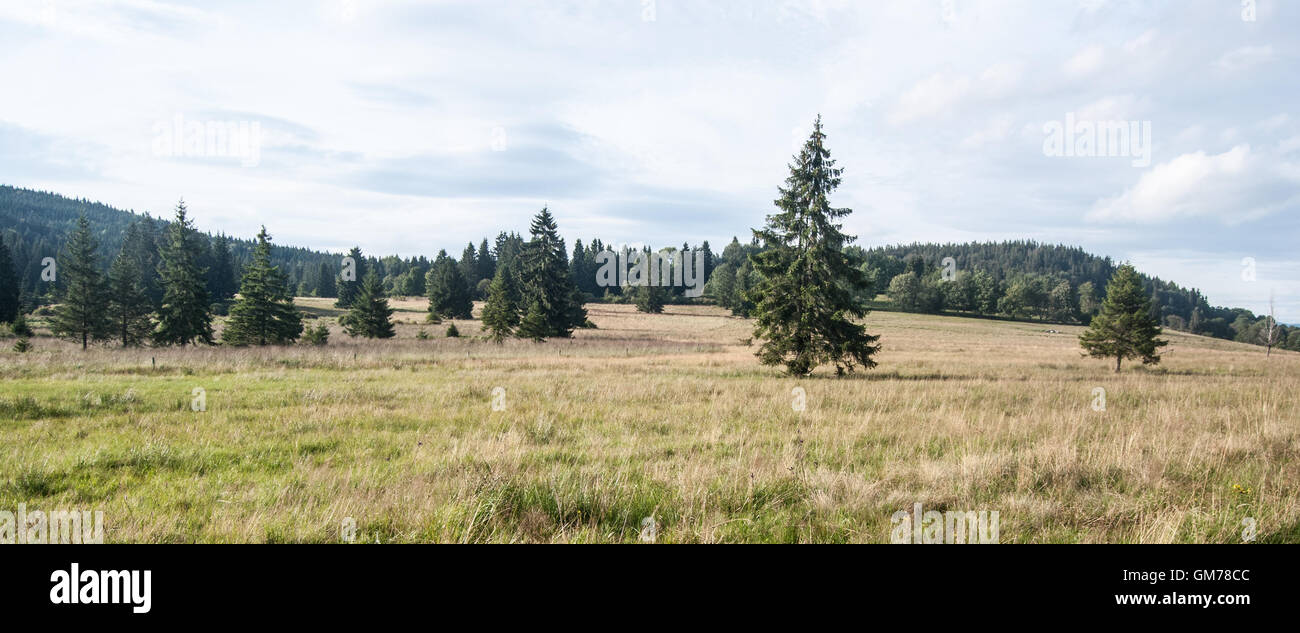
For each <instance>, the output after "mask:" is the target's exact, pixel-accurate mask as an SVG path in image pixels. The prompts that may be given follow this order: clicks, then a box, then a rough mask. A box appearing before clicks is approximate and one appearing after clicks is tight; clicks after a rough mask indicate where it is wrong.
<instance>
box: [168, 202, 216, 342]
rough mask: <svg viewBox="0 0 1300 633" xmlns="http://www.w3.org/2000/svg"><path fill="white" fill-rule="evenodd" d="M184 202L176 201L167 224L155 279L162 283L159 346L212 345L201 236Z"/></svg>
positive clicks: (209, 304)
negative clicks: (174, 212)
mask: <svg viewBox="0 0 1300 633" xmlns="http://www.w3.org/2000/svg"><path fill="white" fill-rule="evenodd" d="M187 211H188V209H186V207H185V201H184V200H181V201H180V202H178V203H176V219H175V220H174V221H173V222H172V223H171V225H170V226H168V227H167V233H166V243H165V244H163V248H162V252H161V253H160V255H161V260H162V261H161V262H160V263H159V264H158V278H159V283H160V284H161V285H162V289H163V298H162V308H161V309H160V310H159V311H158V329H157V330H155V331H154V335H153V338H154V342H156V343H158V344H159V345H189V344H198V343H206V344H208V345H211V344H213V342H214V341H213V338H212V312H211V303H210V302H209V296H208V287H207V281H206V275H207V271H206V270H204V269H203V268H202V267H201V266H200V265H199V254H198V253H199V252H200V249H199V246H200V241H201V240H204V238H203V237H202V236H201V235H199V234H198V231H196V230H195V229H194V223H193V221H191V220H190V219H189V216H188V215H187Z"/></svg>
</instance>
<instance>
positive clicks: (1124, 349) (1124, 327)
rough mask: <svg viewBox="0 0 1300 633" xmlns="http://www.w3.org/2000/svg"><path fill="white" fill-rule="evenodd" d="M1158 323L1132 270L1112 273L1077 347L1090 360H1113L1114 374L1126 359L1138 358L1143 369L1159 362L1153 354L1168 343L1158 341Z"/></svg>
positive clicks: (1136, 274) (1148, 299)
mask: <svg viewBox="0 0 1300 633" xmlns="http://www.w3.org/2000/svg"><path fill="white" fill-rule="evenodd" d="M1159 336H1160V323H1159V322H1158V321H1156V319H1155V318H1154V317H1152V316H1151V297H1150V296H1149V295H1148V294H1147V293H1146V292H1145V291H1144V290H1143V289H1142V280H1141V279H1140V278H1139V277H1138V273H1137V271H1136V270H1134V269H1133V267H1132V266H1130V265H1128V264H1125V265H1123V266H1120V267H1119V269H1118V270H1116V271H1115V275H1114V276H1113V277H1111V278H1110V283H1109V284H1107V285H1106V300H1105V301H1103V302H1102V304H1101V311H1100V312H1099V313H1098V314H1097V315H1096V316H1094V317H1093V318H1092V323H1091V324H1089V326H1088V329H1087V330H1086V331H1085V332H1084V333H1083V334H1081V335H1079V344H1080V345H1082V346H1083V349H1084V350H1086V351H1087V353H1088V355H1089V356H1091V357H1093V358H1114V359H1115V371H1116V372H1119V369H1120V365H1121V363H1122V362H1123V361H1124V359H1127V358H1140V359H1142V364H1144V365H1154V364H1156V363H1159V362H1160V356H1159V355H1158V354H1156V352H1157V351H1158V350H1159V349H1160V348H1161V347H1164V346H1165V345H1168V344H1169V342H1168V341H1165V340H1161V339H1160V338H1158V337H1159Z"/></svg>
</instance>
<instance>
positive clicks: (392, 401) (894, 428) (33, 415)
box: [0, 299, 1300, 542]
mask: <svg viewBox="0 0 1300 633" xmlns="http://www.w3.org/2000/svg"><path fill="white" fill-rule="evenodd" d="M301 303H303V304H304V307H305V308H307V309H308V310H309V311H310V312H312V313H314V314H317V315H322V316H323V318H326V319H327V320H330V321H332V320H333V318H334V317H335V316H337V313H336V312H335V311H334V310H333V309H332V308H331V307H330V306H329V305H328V303H327V302H325V301H321V300H312V299H304V300H301ZM397 305H398V307H400V308H401V309H402V311H401V312H399V314H398V318H399V319H401V320H403V321H404V323H403V324H402V325H400V326H399V328H398V338H397V339H395V340H391V341H381V342H374V341H361V340H351V339H348V338H347V337H346V336H343V335H342V334H341V333H340V332H339V330H338V328H337V327H335V328H334V340H333V341H332V342H331V344H330V345H329V346H328V347H325V348H308V347H294V348H288V349H266V350H257V349H243V350H232V349H221V348H214V349H188V350H175V349H158V350H150V349H146V350H126V351H123V350H117V349H99V350H92V351H90V352H89V353H84V354H83V353H82V352H81V351H80V350H77V349H74V348H73V347H72V346H70V345H68V344H65V343H61V342H56V341H52V340H50V339H47V338H41V339H37V340H35V345H36V350H35V351H33V352H31V353H29V354H27V355H17V354H14V353H12V352H8V351H4V352H0V358H3V361H4V362H3V369H0V376H2V377H3V382H0V385H2V387H3V393H0V509H9V510H13V509H15V508H16V506H17V505H18V504H19V503H25V504H26V505H27V507H28V509H29V510H31V509H45V510H54V509H102V510H103V511H104V514H105V525H106V535H105V540H106V541H108V542H119V541H146V542H155V541H326V542H331V541H336V540H337V539H338V538H339V532H340V525H341V523H342V520H343V519H344V518H345V517H354V518H355V520H356V522H357V525H358V533H359V535H360V538H361V540H365V541H369V542H373V541H374V540H376V539H378V540H381V541H383V542H389V541H415V540H435V541H635V540H637V535H638V532H639V531H640V526H641V521H642V519H643V518H644V517H647V516H650V515H651V514H653V515H654V516H655V517H656V520H657V522H658V524H659V531H658V540H659V541H660V542H683V541H686V542H700V541H703V542H714V541H874V542H880V541H888V539H889V533H890V528H891V527H892V526H891V523H890V515H891V514H892V513H894V512H895V511H897V510H900V509H906V508H910V507H911V504H913V503H915V502H920V503H922V504H924V506H925V509H927V510H932V509H933V510H945V509H953V510H976V511H978V510H997V511H999V512H1000V513H1001V540H1002V541H1003V542H1013V541H1014V542H1040V541H1085V542H1087V541H1142V542H1149V541H1159V542H1164V541H1191V542H1202V541H1213V542H1239V541H1240V533H1241V530H1242V526H1241V522H1242V519H1243V518H1245V517H1253V518H1255V520H1256V521H1257V524H1258V529H1259V537H1258V538H1259V540H1260V541H1290V542H1297V541H1300V461H1298V460H1297V453H1298V452H1300V449H1298V448H1297V439H1298V436H1300V424H1298V421H1300V413H1297V412H1298V411H1300V388H1298V387H1300V354H1295V353H1289V352H1276V353H1274V355H1273V357H1272V358H1269V359H1266V358H1265V357H1264V354H1263V351H1262V350H1261V349H1260V348H1257V347H1253V346H1247V345H1241V344H1236V343H1232V342H1227V341H1220V340H1215V339H1208V338H1202V337H1195V336H1189V335H1184V334H1178V333H1171V334H1170V335H1169V338H1170V339H1171V340H1172V344H1171V345H1170V347H1169V348H1168V351H1167V353H1166V354H1165V362H1164V363H1163V364H1162V365H1161V366H1160V367H1159V368H1156V369H1154V370H1149V369H1145V368H1141V367H1137V368H1133V367H1126V368H1125V371H1124V373H1122V374H1120V375H1118V376H1116V375H1114V374H1112V373H1111V372H1110V371H1109V369H1110V367H1111V365H1110V364H1109V363H1107V362H1106V361H1098V360H1089V359H1084V358H1081V357H1080V355H1079V350H1078V346H1077V342H1076V335H1077V333H1078V331H1079V329H1078V328H1073V327H1068V326H1038V325H1034V324H1026V323H1008V322H999V321H988V320H978V319H962V318H955V317H940V316H925V315H915V314H901V313H884V312H878V313H873V314H872V315H871V316H870V317H869V321H868V322H869V324H870V326H871V329H872V331H874V332H878V333H881V334H883V335H884V339H883V343H884V345H885V349H884V351H883V352H882V353H881V354H880V358H879V360H880V367H879V368H878V369H876V370H873V371H870V372H866V373H864V374H862V375H859V376H858V377H854V378H850V379H844V380H836V379H832V378H825V377H814V378H812V379H803V380H795V379H791V378H788V377H785V376H782V375H780V374H779V373H778V372H777V371H776V370H774V369H771V368H764V367H761V366H759V365H758V364H757V363H756V362H755V360H754V357H753V349H752V348H749V347H747V346H746V345H745V343H744V342H743V341H742V340H741V339H743V338H745V337H748V336H749V325H748V323H747V322H746V321H744V320H741V319H735V318H730V317H727V316H724V315H723V313H722V312H721V311H719V310H717V309H713V308H705V307H679V306H669V307H668V313H667V314H664V315H655V316H649V315H639V314H637V313H635V312H634V311H632V309H631V307H630V306H605V305H593V306H590V307H589V309H590V311H591V317H592V320H593V321H594V322H595V323H596V324H597V325H598V326H599V327H600V329H598V330H595V331H581V332H579V333H578V334H577V337H576V339H575V340H570V341H552V342H548V343H546V344H541V345H536V344H532V343H528V342H522V341H510V342H507V343H506V344H504V345H502V346H497V345H494V344H491V343H489V342H485V341H481V340H476V339H473V338H469V337H471V336H472V335H475V334H477V333H478V331H479V328H478V323H477V322H473V321H458V322H456V324H457V327H458V328H459V329H460V331H461V332H462V334H464V335H466V338H461V339H447V338H443V336H442V333H443V331H444V330H445V329H446V324H443V325H422V324H420V323H419V322H420V320H421V319H422V317H423V308H424V303H423V301H410V302H397ZM421 328H424V329H426V330H427V331H428V333H429V334H430V335H431V336H432V338H430V339H429V340H425V341H421V340H417V339H416V338H415V335H416V332H417V331H418V330H420V329H421ZM1048 328H1052V329H1057V330H1060V331H1061V333H1059V334H1050V333H1046V332H1044V330H1045V329H1048ZM7 347H8V344H6V345H5V348H6V349H7ZM153 358H156V360H157V367H156V368H154V367H153V366H152V362H151V359H153ZM195 387H201V388H203V389H204V390H205V391H206V398H207V411H206V412H202V413H195V412H192V411H191V410H190V406H189V405H190V401H191V393H192V390H193V389H194V388H195ZM494 387H502V388H503V389H505V394H506V395H505V410H504V411H493V410H492V407H491V402H492V390H493V388H494ZM795 387H802V388H804V389H805V390H806V392H807V410H806V411H805V412H803V413H797V412H795V411H794V410H793V409H792V406H791V403H792V400H793V396H792V390H793V389H794V388H795ZM1095 387H1103V388H1105V389H1106V392H1107V405H1108V406H1107V410H1106V411H1104V412H1097V411H1094V410H1093V409H1092V408H1091V405H1092V403H1093V394H1092V390H1093V389H1094V388H1095ZM1234 484H1240V485H1241V486H1244V487H1249V488H1250V492H1249V494H1243V493H1240V492H1237V491H1235V490H1234V488H1233V485H1234Z"/></svg>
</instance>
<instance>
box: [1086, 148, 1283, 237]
mask: <svg viewBox="0 0 1300 633" xmlns="http://www.w3.org/2000/svg"><path fill="white" fill-rule="evenodd" d="M1296 185H1297V180H1296V178H1295V174H1294V173H1293V171H1290V170H1286V169H1281V168H1279V164H1277V163H1275V162H1274V161H1271V160H1269V159H1268V158H1266V157H1263V156H1258V155H1255V154H1252V153H1251V149H1250V146H1249V145H1238V146H1236V147H1234V148H1232V149H1231V150H1229V151H1226V152H1224V153H1222V154H1206V153H1205V152H1203V151H1201V152H1195V153H1192V154H1183V155H1181V156H1179V157H1177V158H1175V159H1173V160H1171V161H1169V162H1167V163H1161V164H1158V165H1156V166H1155V167H1153V168H1151V170H1149V171H1147V172H1146V173H1144V174H1142V176H1141V177H1140V178H1139V179H1138V182H1137V184H1135V185H1134V186H1133V187H1131V188H1129V189H1128V190H1126V191H1124V192H1123V193H1122V194H1120V195H1118V196H1115V197H1113V198H1106V199H1103V200H1099V201H1098V202H1097V203H1096V204H1095V205H1093V208H1092V210H1091V211H1089V213H1088V219H1089V220H1091V221H1094V222H1111V223H1138V224H1155V223H1161V222H1169V221H1173V220H1180V219H1186V218H1198V217H1212V218H1217V219H1218V220H1220V221H1222V222H1223V223H1225V224H1239V223H1242V222H1247V221H1250V220H1255V219H1258V218H1260V217H1263V216H1266V215H1269V214H1271V213H1274V212H1277V211H1279V210H1281V209H1286V208H1294V207H1295V206H1296V204H1297V203H1298V202H1300V194H1298V193H1296V192H1297V191H1300V189H1296ZM1288 190H1289V191H1290V192H1291V193H1290V194H1286V193H1282V195H1281V197H1279V195H1278V194H1279V192H1286V191H1288Z"/></svg>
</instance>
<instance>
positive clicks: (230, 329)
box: [221, 226, 302, 345]
mask: <svg viewBox="0 0 1300 633" xmlns="http://www.w3.org/2000/svg"><path fill="white" fill-rule="evenodd" d="M299 336H302V314H301V313H300V312H298V308H296V307H294V305H293V295H292V294H290V292H289V286H288V283H287V281H286V279H285V276H284V273H282V272H280V269H279V267H277V266H272V265H271V236H270V235H267V233H266V227H265V226H263V227H262V231H261V232H260V233H258V234H257V245H256V246H255V247H253V261H251V262H249V264H248V266H247V267H245V268H244V278H243V280H241V281H240V284H239V299H238V300H237V301H236V302H235V305H234V306H233V307H231V308H230V319H229V320H228V321H227V322H226V329H225V331H223V332H222V333H221V339H222V341H224V342H226V343H227V344H230V345H286V344H289V343H292V342H294V341H296V340H298V337H299Z"/></svg>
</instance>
